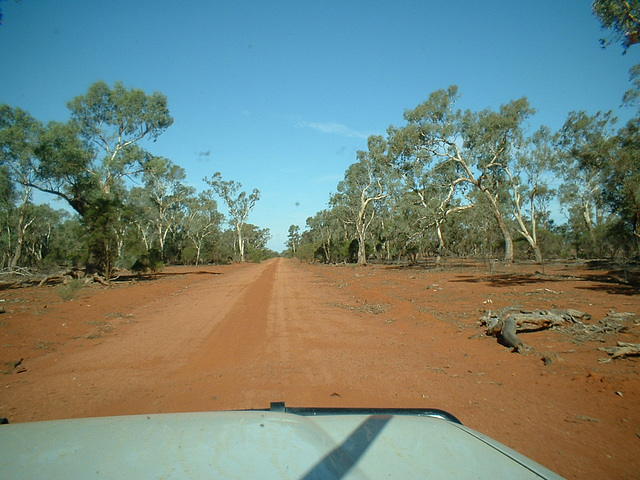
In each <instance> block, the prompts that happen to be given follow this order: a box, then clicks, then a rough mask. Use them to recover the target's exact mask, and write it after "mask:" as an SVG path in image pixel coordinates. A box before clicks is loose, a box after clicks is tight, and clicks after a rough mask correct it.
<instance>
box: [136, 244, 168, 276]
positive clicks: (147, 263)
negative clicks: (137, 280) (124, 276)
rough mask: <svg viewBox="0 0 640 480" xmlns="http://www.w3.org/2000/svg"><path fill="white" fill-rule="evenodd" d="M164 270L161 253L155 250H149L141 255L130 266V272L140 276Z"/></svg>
mask: <svg viewBox="0 0 640 480" xmlns="http://www.w3.org/2000/svg"><path fill="white" fill-rule="evenodd" d="M163 269H164V263H162V253H161V252H160V250H158V249H157V248H151V249H150V250H149V251H148V252H147V253H145V254H144V255H141V256H140V257H139V258H138V259H137V260H136V261H135V262H134V264H133V265H132V266H131V271H132V272H134V273H136V274H138V275H142V274H145V273H147V272H148V271H151V273H158V272H161V271H162V270H163Z"/></svg>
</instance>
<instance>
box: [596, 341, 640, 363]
mask: <svg viewBox="0 0 640 480" xmlns="http://www.w3.org/2000/svg"><path fill="white" fill-rule="evenodd" d="M598 350H602V351H603V352H607V353H608V354H609V355H610V357H611V358H603V359H600V363H607V362H610V361H611V360H613V359H614V358H625V357H637V356H640V343H628V342H617V347H602V348H599V349H598Z"/></svg>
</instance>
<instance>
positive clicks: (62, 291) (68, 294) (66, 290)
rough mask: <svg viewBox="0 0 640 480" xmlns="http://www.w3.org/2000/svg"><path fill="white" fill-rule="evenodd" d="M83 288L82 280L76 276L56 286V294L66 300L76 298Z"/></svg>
mask: <svg viewBox="0 0 640 480" xmlns="http://www.w3.org/2000/svg"><path fill="white" fill-rule="evenodd" d="M81 288H82V280H80V279H78V278H74V279H73V280H70V281H69V282H68V283H66V284H64V285H58V286H57V287H56V295H57V296H58V297H60V298H61V299H62V300H63V301H65V302H66V301H68V300H71V299H73V298H75V296H76V295H77V294H78V292H79V291H80V289H81Z"/></svg>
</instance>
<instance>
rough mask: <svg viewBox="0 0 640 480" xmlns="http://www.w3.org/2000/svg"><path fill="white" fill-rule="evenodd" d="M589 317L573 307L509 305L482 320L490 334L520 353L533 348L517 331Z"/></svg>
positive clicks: (579, 321) (552, 325) (539, 328)
mask: <svg viewBox="0 0 640 480" xmlns="http://www.w3.org/2000/svg"><path fill="white" fill-rule="evenodd" d="M589 318H591V317H590V315H589V314H587V313H584V312H581V311H578V310H573V309H566V310H533V311H525V310H520V309H515V308H513V307H508V308H504V309H502V310H500V311H498V312H487V314H486V315H484V316H483V317H482V318H481V319H480V322H481V323H482V324H483V325H485V326H486V327H487V334H488V335H492V336H495V337H497V338H498V339H499V340H500V341H501V342H502V343H504V344H505V345H506V346H508V347H510V348H512V349H513V350H514V351H516V352H518V353H526V352H530V351H532V350H533V349H532V348H531V347H530V346H529V345H526V344H525V343H524V342H523V341H522V340H521V339H520V338H519V337H518V335H517V332H534V331H537V330H544V329H547V328H553V327H557V326H560V325H564V324H566V323H581V322H582V320H588V319H589Z"/></svg>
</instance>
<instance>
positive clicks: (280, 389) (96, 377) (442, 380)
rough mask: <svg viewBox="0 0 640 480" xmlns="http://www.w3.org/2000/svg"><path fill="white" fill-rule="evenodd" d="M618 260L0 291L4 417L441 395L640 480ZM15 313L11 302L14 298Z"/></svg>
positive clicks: (603, 471) (208, 275) (278, 266)
mask: <svg viewBox="0 0 640 480" xmlns="http://www.w3.org/2000/svg"><path fill="white" fill-rule="evenodd" d="M607 268H608V266H607V265H584V266H582V267H577V266H575V265H562V264H558V265H547V266H545V270H544V273H540V272H537V271H536V270H539V269H540V267H537V266H533V265H509V266H501V265H499V264H492V265H491V266H490V268H489V267H486V268H485V267H483V266H482V265H475V264H473V263H467V264H465V265H456V264H453V265H448V266H447V269H446V270H441V269H434V268H431V269H426V268H417V267H413V268H410V267H397V266H368V267H354V266H323V265H305V264H301V263H298V262H296V261H292V260H285V259H277V260H272V261H269V262H264V263H261V264H257V265H256V264H244V265H230V266H213V267H190V268H187V267H174V268H168V269H167V270H166V271H165V272H163V273H161V274H159V275H156V276H154V277H152V278H150V279H146V280H144V281H137V282H135V283H134V282H116V283H115V284H114V285H113V286H112V287H103V286H90V287H84V288H82V289H81V290H80V291H79V292H78V293H77V294H76V296H75V298H74V299H73V300H69V301H66V302H65V301H62V300H61V299H60V298H59V297H58V296H57V295H56V294H55V287H53V286H42V287H29V288H13V289H10V288H5V289H4V290H0V306H2V307H4V313H0V370H1V371H2V372H4V373H0V416H2V417H8V418H9V419H10V421H12V422H26V421H36V420H50V419H58V418H79V417H89V416H101V415H123V414H139V413H159V412H182V411H207V410H229V409H245V408H268V406H269V403H270V402H275V401H284V402H286V403H287V405H289V406H315V407H331V406H336V407H338V406H343V407H419V408H428V407H435V408H441V409H444V410H447V411H449V412H451V413H452V414H454V415H455V416H457V417H458V418H460V419H461V421H462V422H463V423H464V424H465V425H467V426H469V427H471V428H473V429H475V430H478V431H480V432H482V433H484V434H486V435H488V436H490V437H492V438H495V439H496V440H498V441H500V442H502V443H504V444H506V445H507V446H509V447H511V448H514V449H515V450H517V451H519V452H521V453H523V454H524V455H526V456H528V457H530V458H532V459H533V460H535V461H537V462H539V463H541V464H542V465H545V466H546V467H548V468H550V469H552V470H554V471H556V472H558V473H559V474H561V475H563V476H564V477H566V478H603V479H604V478H638V471H640V460H639V459H640V410H639V409H638V405H640V367H639V365H640V364H639V362H640V358H638V357H630V358H617V359H614V360H611V361H609V362H605V363H601V362H600V360H601V359H602V358H603V357H607V354H606V353H605V352H603V351H602V350H599V348H603V347H604V348H607V347H614V346H615V345H616V342H617V341H622V342H631V343H638V342H639V338H640V326H639V325H638V320H637V317H636V316H635V315H620V313H625V312H630V313H634V314H640V295H639V294H638V290H637V289H636V288H634V287H633V286H632V285H630V284H628V283H625V282H624V281H622V280H623V279H622V278H621V275H620V274H619V273H612V272H611V271H610V270H608V269H607ZM506 307H518V308H522V309H525V310H535V309H567V308H571V309H576V310H580V311H583V312H586V313H588V314H590V315H591V320H589V321H587V322H585V323H584V325H583V326H579V325H578V326H576V325H574V326H569V327H566V328H555V329H551V330H543V331H538V332H531V333H520V334H519V335H520V336H521V337H522V338H523V340H524V341H526V343H527V345H529V346H531V347H532V348H533V353H530V354H527V355H520V354H516V353H512V352H510V350H509V349H507V348H505V347H503V346H501V345H500V344H498V342H497V341H496V339H495V338H494V337H489V336H486V335H485V334H484V330H483V328H482V326H481V325H480V323H479V320H480V318H481V317H482V316H483V315H484V314H485V313H486V312H487V311H490V310H491V311H497V310H499V309H501V308H506ZM0 311H1V309H0Z"/></svg>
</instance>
